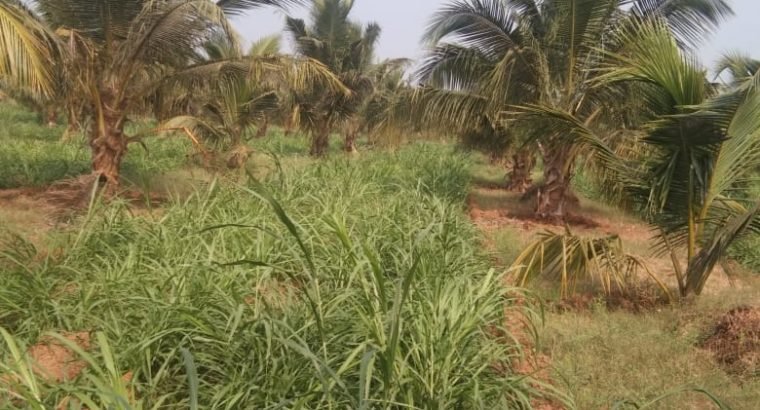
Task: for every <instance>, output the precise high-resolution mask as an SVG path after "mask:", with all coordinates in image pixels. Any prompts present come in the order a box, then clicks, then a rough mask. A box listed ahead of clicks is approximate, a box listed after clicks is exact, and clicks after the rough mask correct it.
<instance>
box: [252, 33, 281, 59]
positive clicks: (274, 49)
mask: <svg viewBox="0 0 760 410" xmlns="http://www.w3.org/2000/svg"><path fill="white" fill-rule="evenodd" d="M281 48H282V37H281V36H280V35H279V34H273V35H271V36H266V37H262V38H260V39H258V40H256V41H254V42H253V44H251V46H250V47H249V48H248V56H251V57H271V56H274V55H277V54H280V50H281Z"/></svg>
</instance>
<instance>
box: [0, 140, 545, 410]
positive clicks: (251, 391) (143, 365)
mask: <svg viewBox="0 0 760 410" xmlns="http://www.w3.org/2000/svg"><path fill="white" fill-rule="evenodd" d="M469 166H470V162H469V159H468V157H466V156H461V155H457V154H453V153H451V152H450V151H449V150H448V149H446V148H442V147H436V146H427V145H425V146H415V147H412V148H409V149H405V150H401V151H400V152H398V153H394V154H377V155H373V156H372V157H358V158H354V159H345V158H337V157H336V158H334V159H332V160H328V161H325V162H323V163H320V164H314V165H312V166H310V167H308V168H306V167H304V168H299V169H295V170H286V171H284V172H280V173H275V174H273V175H270V176H269V177H268V178H267V179H266V180H265V181H264V182H263V183H261V184H260V183H257V182H255V181H249V182H246V183H243V184H240V185H223V184H215V183H212V184H211V186H209V187H207V189H204V190H201V191H199V192H197V193H196V194H194V195H191V196H190V197H189V198H186V199H182V200H176V201H175V202H172V203H170V204H168V205H167V206H166V207H165V208H162V209H161V210H159V211H157V212H154V213H147V214H146V213H145V212H142V213H139V214H135V213H134V212H131V210H130V209H129V208H128V207H127V206H126V205H124V204H118V203H114V204H111V205H109V206H106V207H99V208H96V209H93V210H92V211H91V213H90V215H89V216H88V217H87V218H86V221H85V222H84V225H83V227H82V229H81V230H80V231H79V232H76V233H75V234H73V235H72V237H71V240H70V241H69V242H68V244H67V245H66V247H65V249H64V250H63V251H62V252H61V256H58V257H53V256H48V257H46V258H40V255H35V253H34V252H30V251H29V247H28V245H27V246H22V245H17V246H15V247H14V248H13V249H14V250H15V251H14V252H10V251H7V252H4V253H3V255H4V256H0V258H4V259H0V266H4V267H5V272H4V273H3V281H4V286H3V287H2V288H0V327H2V328H5V329H7V330H8V332H9V333H10V334H12V335H13V337H11V338H9V340H10V342H6V343H4V344H3V343H0V358H1V359H2V362H3V363H9V365H6V366H5V367H0V373H3V372H5V373H11V374H12V375H16V376H11V377H16V378H15V379H14V380H22V382H20V383H17V385H16V386H15V390H14V391H15V392H16V393H17V394H20V395H21V396H22V398H21V399H19V400H21V401H22V404H23V405H25V406H30V407H31V406H37V407H39V408H50V407H54V406H55V405H56V403H59V402H60V400H62V399H63V398H64V397H73V398H74V400H73V401H77V400H78V401H83V402H86V400H91V401H92V402H93V403H95V404H97V405H98V406H104V407H105V406H108V405H109V404H110V405H113V403H114V402H117V403H121V404H120V405H121V406H122V407H123V406H124V403H127V402H128V403H129V406H130V407H131V408H154V407H160V408H177V409H179V408H188V407H189V408H228V409H239V408H314V409H316V408H356V409H361V408H366V409H369V408H406V407H408V408H437V409H445V408H462V409H467V408H492V407H496V408H530V400H531V397H534V396H535V395H536V394H538V393H537V392H536V391H535V390H534V387H533V386H532V385H531V382H530V379H529V378H527V377H524V376H520V375H516V374H515V373H514V372H513V371H512V370H511V369H512V368H511V366H512V359H514V358H515V357H517V356H519V355H520V349H519V346H518V345H517V344H516V343H515V342H514V341H513V340H512V338H511V337H510V333H509V331H508V330H507V329H504V328H503V327H502V324H503V323H504V315H505V308H508V307H512V308H513V309H516V311H518V312H523V313H526V311H525V310H524V309H526V308H523V307H521V308H518V307H516V306H515V305H517V304H516V303H513V301H512V300H511V299H510V298H509V297H508V296H505V295H510V294H513V295H516V293H515V292H507V291H505V289H504V286H503V282H502V278H501V277H499V275H497V274H495V273H494V271H493V270H491V269H489V263H488V261H487V258H486V257H485V256H484V255H483V254H482V252H480V251H479V250H478V248H477V247H478V245H477V243H478V241H477V232H476V231H475V229H474V227H473V226H472V225H471V224H470V223H469V221H467V219H466V217H465V216H464V213H463V212H462V210H463V195H464V193H465V192H466V189H467V184H468V181H469V176H468V174H469ZM81 330H88V331H95V332H97V338H95V337H93V345H95V347H94V348H93V349H91V351H90V352H86V355H87V357H88V358H89V359H91V361H92V362H93V363H92V365H91V366H90V367H89V370H87V371H86V374H85V376H83V377H80V378H79V379H77V380H75V381H73V382H71V383H67V384H54V385H49V384H47V383H45V382H43V381H40V380H39V379H34V378H33V377H32V378H31V379H33V380H30V381H28V382H26V380H28V379H29V378H25V377H23V375H24V372H23V369H24V367H23V365H22V364H23V363H24V361H25V360H26V359H25V358H24V357H23V354H21V353H19V352H23V347H19V349H16V352H17V353H18V354H16V357H15V360H10V358H11V357H12V356H14V353H13V351H14V349H11V348H10V346H13V345H14V344H17V345H19V346H23V345H29V344H30V343H34V342H35V341H36V340H39V338H40V336H41V335H42V334H43V333H44V332H50V331H52V332H62V331H81ZM82 353H85V352H82ZM14 363H15V364H14ZM127 371H131V372H133V375H134V378H133V380H134V382H133V383H132V385H131V387H130V388H132V389H134V395H133V398H132V399H130V398H129V397H125V396H128V395H126V394H125V392H126V391H128V390H129V389H127V388H125V386H124V382H123V381H121V379H120V375H121V374H123V373H124V372H127ZM1 378H2V376H0V379H1ZM0 389H2V384H0ZM117 399H120V400H117ZM1 400H2V392H1V390H0V401H1ZM124 408H126V407H124Z"/></svg>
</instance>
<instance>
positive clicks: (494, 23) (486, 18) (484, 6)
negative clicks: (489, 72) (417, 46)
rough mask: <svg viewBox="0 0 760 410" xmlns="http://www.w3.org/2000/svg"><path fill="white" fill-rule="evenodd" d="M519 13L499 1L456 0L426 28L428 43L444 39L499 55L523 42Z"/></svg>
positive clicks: (490, 54) (445, 7) (443, 9)
mask: <svg viewBox="0 0 760 410" xmlns="http://www.w3.org/2000/svg"><path fill="white" fill-rule="evenodd" d="M518 27H519V24H518V15H517V14H516V13H513V12H512V10H511V9H510V8H509V7H505V5H504V3H503V2H502V1H499V0H455V1H451V2H450V3H449V4H447V5H446V6H444V7H443V8H442V9H441V10H440V11H438V12H437V13H436V14H435V15H434V16H433V19H432V21H431V22H430V24H429V25H428V27H427V30H426V32H425V34H424V39H425V41H426V42H427V43H428V44H436V43H439V42H441V41H443V40H445V41H447V42H449V43H455V44H460V45H462V46H464V47H467V48H474V49H477V50H478V51H480V53H482V54H484V55H486V56H488V57H493V56H499V55H501V54H503V53H505V52H506V51H507V50H509V49H511V48H516V47H520V45H522V44H523V43H524V42H523V40H522V39H521V33H520V31H519V30H518Z"/></svg>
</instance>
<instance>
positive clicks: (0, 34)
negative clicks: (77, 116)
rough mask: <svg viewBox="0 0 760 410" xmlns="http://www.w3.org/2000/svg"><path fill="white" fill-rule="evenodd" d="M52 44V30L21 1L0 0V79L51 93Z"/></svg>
mask: <svg viewBox="0 0 760 410" xmlns="http://www.w3.org/2000/svg"><path fill="white" fill-rule="evenodd" d="M54 46H55V44H54V37H53V35H52V33H50V32H49V31H48V30H47V28H46V27H45V25H44V24H43V23H42V22H41V21H40V20H39V19H38V18H37V16H35V15H34V14H33V13H32V12H31V11H30V10H29V9H28V8H26V6H25V5H24V4H23V3H21V2H20V1H16V0H9V1H4V2H2V3H0V79H2V80H3V81H7V82H9V83H11V84H13V85H15V86H17V87H24V88H28V89H30V90H31V91H32V92H34V93H39V94H51V93H52V92H53V76H54V73H53V72H52V69H53V67H54V66H55V64H54V61H53V57H54V55H55V53H54V51H53V47H54Z"/></svg>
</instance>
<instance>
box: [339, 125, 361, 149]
mask: <svg viewBox="0 0 760 410" xmlns="http://www.w3.org/2000/svg"><path fill="white" fill-rule="evenodd" d="M358 137H359V127H358V126H354V125H349V126H348V127H347V129H346V131H345V135H344V141H343V151H345V152H346V153H348V154H355V153H357V152H359V150H357V149H356V140H357V138H358Z"/></svg>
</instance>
